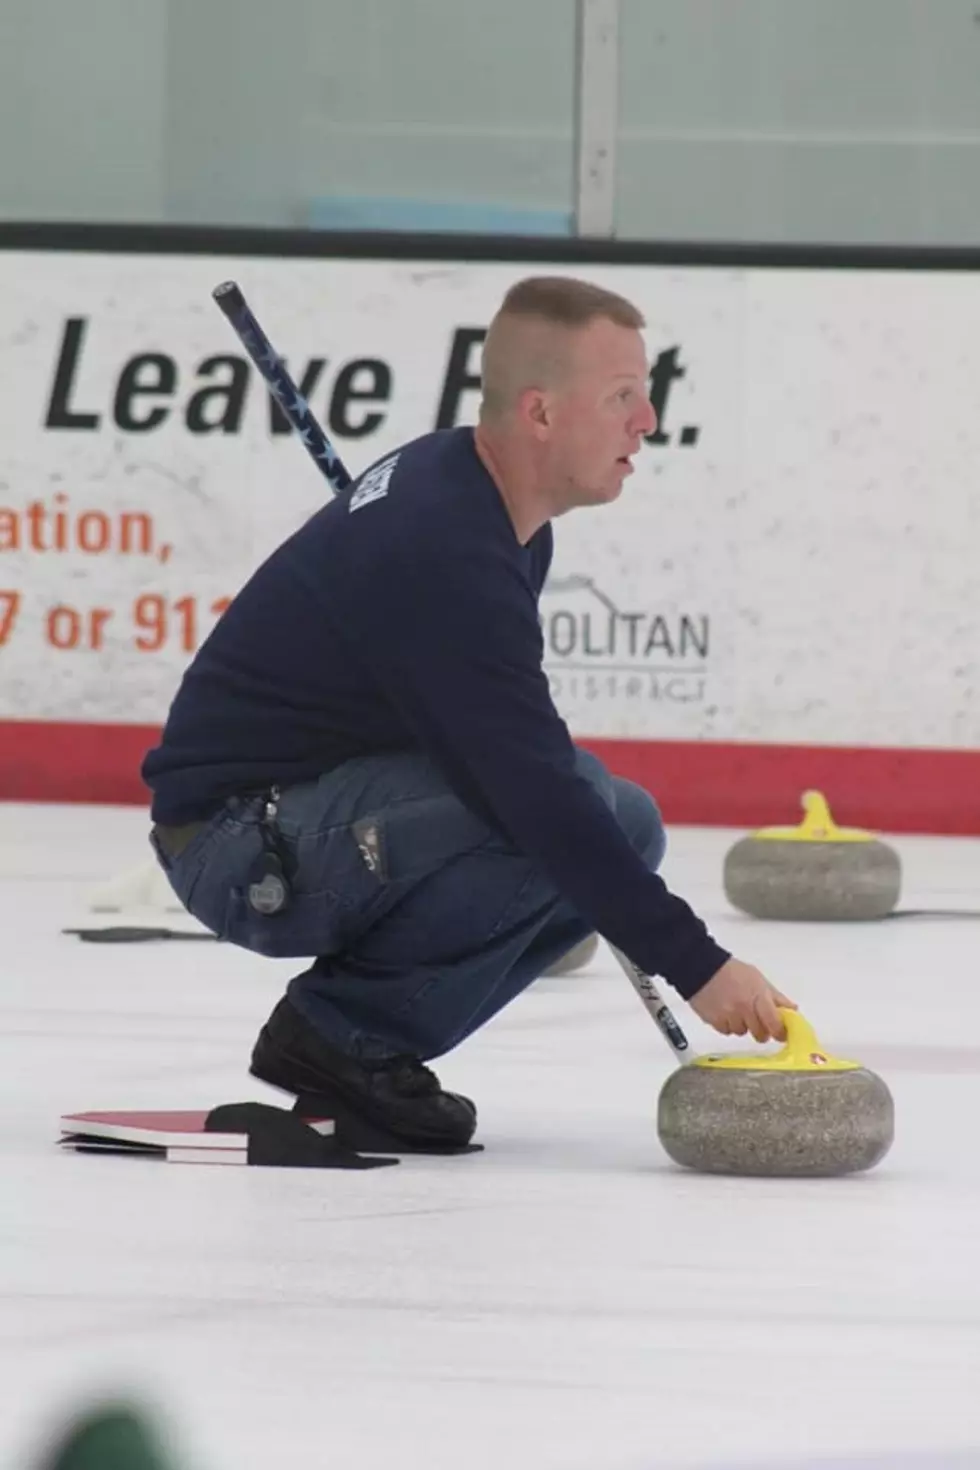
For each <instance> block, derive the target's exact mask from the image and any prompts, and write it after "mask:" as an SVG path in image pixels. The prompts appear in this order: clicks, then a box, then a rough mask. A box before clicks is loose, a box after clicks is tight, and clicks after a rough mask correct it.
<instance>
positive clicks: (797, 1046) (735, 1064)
mask: <svg viewBox="0 0 980 1470" xmlns="http://www.w3.org/2000/svg"><path fill="white" fill-rule="evenodd" d="M779 1014H780V1015H781V1016H782V1018H783V1025H784V1026H785V1027H786V1045H785V1046H784V1047H783V1049H782V1051H777V1052H771V1053H769V1054H768V1055H763V1056H758V1055H756V1056H753V1055H752V1054H751V1053H744V1052H740V1053H738V1054H737V1055H734V1056H706V1057H698V1058H696V1060H695V1061H693V1062H692V1063H691V1066H694V1067H711V1068H713V1069H715V1070H718V1071H720V1070H721V1069H722V1068H724V1070H725V1071H728V1072H732V1071H740V1072H852V1071H855V1070H856V1069H859V1068H860V1066H861V1063H860V1062H847V1061H845V1060H844V1059H843V1057H832V1056H830V1055H828V1053H827V1052H825V1051H824V1049H823V1047H822V1046H821V1045H820V1043H819V1041H818V1040H817V1036H816V1032H815V1031H814V1029H813V1027H812V1026H811V1025H810V1023H809V1021H806V1020H804V1018H803V1017H802V1016H801V1015H800V1013H799V1011H791V1010H789V1009H788V1008H786V1007H784V1006H780V1008H779Z"/></svg>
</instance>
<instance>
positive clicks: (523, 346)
mask: <svg viewBox="0 0 980 1470" xmlns="http://www.w3.org/2000/svg"><path fill="white" fill-rule="evenodd" d="M600 318H602V319H605V320H607V321H611V322H614V323H615V325H616V326H618V327H629V328H631V329H632V330H635V331H639V330H640V329H641V328H643V327H645V326H646V320H645V318H644V316H643V313H642V312H641V311H640V309H639V308H638V307H636V306H634V305H633V303H632V301H627V299H626V297H625V296H620V295H618V294H617V292H615V291H607V290H606V289H605V288H604V287H603V286H594V285H593V284H592V282H591V281H581V280H578V279H577V278H575V277H574V276H528V277H526V278H525V279H524V280H522V281H516V282H515V283H514V285H513V286H511V288H510V290H509V291H508V292H507V294H506V296H505V297H504V299H503V301H502V302H501V304H500V307H499V309H498V311H497V313H496V315H495V316H494V318H493V321H492V322H491V323H490V327H489V329H488V331H487V336H486V340H485V342H484V344H483V402H482V405H481V409H480V417H481V418H482V419H487V418H494V417H496V416H497V415H499V414H501V413H503V412H504V411H505V410H506V409H507V408H508V407H509V406H511V405H512V403H513V401H514V396H515V393H516V392H517V391H518V390H519V388H520V386H521V384H522V380H523V379H525V378H526V376H527V375H528V374H529V373H530V374H531V375H532V376H537V375H539V374H541V373H545V374H547V373H549V372H552V373H553V372H554V371H556V370H557V368H558V367H559V363H558V361H557V359H556V357H555V353H556V351H557V344H558V339H559V338H560V337H561V335H562V329H564V330H565V331H575V330H576V329H578V328H581V327H587V326H588V325H589V323H590V322H593V321H595V320H597V319H600Z"/></svg>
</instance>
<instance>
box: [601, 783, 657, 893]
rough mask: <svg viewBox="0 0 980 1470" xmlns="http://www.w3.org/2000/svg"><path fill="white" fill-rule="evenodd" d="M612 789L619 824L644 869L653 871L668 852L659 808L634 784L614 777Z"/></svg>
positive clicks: (644, 790)
mask: <svg viewBox="0 0 980 1470" xmlns="http://www.w3.org/2000/svg"><path fill="white" fill-rule="evenodd" d="M613 787H614V792H615V797H616V805H615V812H616V817H617V820H618V821H619V825H620V826H621V827H622V829H623V831H624V832H625V833H626V835H627V837H628V838H629V840H630V842H631V843H632V844H633V846H634V847H635V848H636V850H637V852H638V853H639V854H640V856H641V857H642V858H643V860H644V862H645V863H646V865H647V867H648V868H651V869H653V870H654V871H656V869H657V868H659V867H660V864H661V863H662V862H663V860H664V854H665V853H666V851H667V832H666V829H665V827H664V819H663V817H662V816H661V815H660V808H659V807H658V805H657V803H656V802H655V801H654V799H653V797H652V796H651V795H650V793H649V791H647V790H646V788H645V787H643V786H637V785H636V783H635V782H634V781H626V780H624V779H622V778H620V777H616V778H615V779H614V781H613Z"/></svg>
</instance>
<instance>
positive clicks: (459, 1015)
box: [154, 751, 666, 1060]
mask: <svg viewBox="0 0 980 1470" xmlns="http://www.w3.org/2000/svg"><path fill="white" fill-rule="evenodd" d="M578 762H579V770H580V772H581V773H582V774H583V775H584V776H585V777H586V778H587V779H588V780H589V781H590V782H591V783H592V784H593V785H594V786H595V787H596V789H597V790H598V791H599V793H600V794H601V795H602V797H603V798H604V800H605V801H606V802H607V804H608V805H609V806H610V807H611V808H612V810H613V811H614V812H615V814H616V818H617V820H618V821H619V824H620V826H621V827H622V828H623V830H624V832H625V833H626V835H627V837H628V838H629V840H630V842H631V843H632V844H633V846H634V847H635V849H636V851H637V852H638V853H639V854H640V856H641V857H642V858H643V860H644V862H646V863H647V865H648V866H649V867H650V868H651V869H656V868H658V867H659V866H660V863H661V862H662V860H663V855H664V849H665V846H666V838H665V834H664V827H663V822H662V820H661V817H660V812H659V811H658V809H657V806H656V804H655V802H654V801H653V799H652V797H650V796H649V795H648V793H647V792H646V791H644V790H643V789H642V788H641V787H639V786H636V785H634V784H633V783H632V782H630V781H625V780H622V779H620V778H619V777H614V776H611V775H610V774H609V773H608V771H606V769H605V767H604V766H603V765H602V764H601V763H600V762H599V761H598V760H597V759H596V758H595V757H594V756H592V755H590V754H588V753H586V752H585V751H579V753H578ZM261 810H262V801H261V799H260V798H255V797H234V798H232V799H231V800H230V801H229V802H228V803H227V804H226V805H225V806H224V807H223V808H222V810H221V811H220V812H219V813H218V814H217V815H216V816H214V817H213V818H212V819H211V820H210V821H209V822H208V823H207V824H206V825H205V826H204V827H203V828H202V830H201V831H200V832H198V833H197V834H196V835H195V836H194V837H193V838H192V840H191V842H190V844H189V846H188V847H186V848H185V849H184V851H183V852H181V853H180V854H179V856H178V857H177V858H176V859H170V858H167V857H166V856H165V855H164V854H163V853H162V851H161V850H160V848H159V846H158V845H157V844H156V842H154V849H155V851H156V854H157V858H158V860H159V862H160V863H161V866H162V867H163V868H164V870H165V872H166V873H167V876H168V878H169V880H170V884H171V886H172V888H173V889H174V892H175V893H176V894H177V896H178V898H179V899H180V900H181V902H182V903H183V904H184V906H185V908H187V909H188V910H189V912H190V913H192V914H193V915H194V916H195V918H197V919H199V920H200V921H201V923H202V924H204V925H205V926H206V927H207V928H208V929H211V930H212V931H213V932H214V933H215V934H217V935H218V936H219V938H221V939H225V940H228V941H229V942H230V943H232V944H237V945H241V946H242V947H244V948H245V949H248V950H253V951H256V952H258V953H259V954H265V955H270V956H274V957H276V958H282V957H293V956H303V957H308V956H313V955H315V956H316V959H315V960H314V961H313V964H312V965H311V966H310V968H309V969H307V970H305V971H304V972H303V973H302V974H301V975H297V976H296V977H295V979H293V980H292V981H290V983H289V987H288V991H287V994H288V996H289V999H290V1002H291V1003H292V1004H293V1006H294V1007H295V1008H296V1010H298V1011H299V1012H301V1013H302V1014H303V1015H304V1016H305V1017H306V1018H307V1020H309V1021H310V1023H311V1024H312V1025H313V1026H314V1027H315V1028H316V1029H317V1031H318V1032H320V1034H321V1035H322V1036H323V1037H324V1039H325V1040H327V1041H329V1042H332V1043H333V1044H334V1045H335V1046H337V1047H339V1048H340V1049H341V1050H342V1051H344V1052H347V1053H350V1054H353V1055H357V1056H361V1057H364V1058H365V1059H368V1058H372V1059H373V1058H383V1057H388V1056H392V1055H399V1054H405V1053H407V1054H409V1055H411V1056H415V1057H419V1058H421V1059H423V1060H429V1059H431V1058H433V1057H437V1056H441V1055H443V1054H444V1053H445V1052H447V1051H450V1050H451V1049H452V1048H453V1047H455V1046H458V1044H459V1043H460V1042H461V1041H463V1040H464V1038H465V1037H467V1036H469V1035H470V1034H471V1033H472V1032H474V1031H476V1030H477V1028H478V1027H480V1026H482V1025H483V1024H484V1022H486V1021H488V1020H489V1019H490V1017H491V1016H493V1015H495V1014H496V1012H497V1011H499V1010H501V1009H502V1007H504V1006H505V1005H507V1004H508V1003H509V1002H510V1001H512V1000H513V999H514V997H515V996H517V995H519V994H520V992H521V991H522V990H525V989H526V988H527V986H528V985H530V984H531V983H532V981H534V980H535V979H537V978H538V976H539V975H541V974H542V973H543V972H544V971H545V970H547V969H548V968H549V967H550V966H551V965H552V964H554V963H555V962H556V961H557V960H559V959H560V958H561V956H562V955H564V954H566V953H567V952H568V951H569V950H570V949H572V948H573V946H574V945H576V944H578V943H579V942H580V941H581V940H582V939H584V938H586V936H587V935H588V934H589V933H590V932H591V925H590V924H589V923H587V922H586V921H585V920H584V919H583V918H581V917H580V915H579V914H578V913H576V911H575V910H574V909H573V908H572V907H571V906H570V905H569V904H568V903H567V902H566V901H565V900H564V899H563V898H562V897H561V896H560V895H559V893H558V892H557V891H556V889H555V888H554V886H553V884H552V883H551V882H550V880H549V879H548V878H547V877H546V876H545V875H544V874H543V873H541V872H540V870H538V869H537V868H536V867H535V866H534V865H533V864H532V863H531V862H529V861H528V859H526V858H525V857H523V856H522V855H521V854H520V853H519V852H517V851H516V850H515V849H514V848H513V847H512V846H511V845H510V844H509V843H508V842H507V840H506V839H505V838H504V837H502V836H501V835H500V834H498V833H496V832H494V831H492V830H491V829H490V828H489V827H488V826H487V825H486V823H485V822H483V821H482V820H481V819H480V818H479V817H477V816H475V815H474V814H473V813H472V812H470V811H469V809H468V808H467V807H465V806H464V805H463V804H462V803H461V802H460V801H459V799H458V798H457V797H456V796H455V795H453V793H452V791H451V790H450V789H449V787H448V786H447V784H446V782H445V780H444V779H443V777H442V776H441V775H440V774H439V772H438V770H437V769H436V768H435V767H434V766H433V765H432V764H431V762H430V761H428V760H427V759H425V758H423V757H421V756H413V755H385V756H369V757H363V758H359V759H356V760H352V761H348V762H347V763H345V764H344V765H343V766H340V767H338V768H337V769H336V770H333V771H331V772H329V773H328V774H327V775H325V776H322V777H321V778H320V779H319V780H318V781H315V782H310V783H309V784H306V785H302V786H293V787H290V788H288V789H287V790H286V791H284V792H283V793H282V797H281V800H280V803H279V827H280V831H281V833H282V837H283V845H284V848H285V850H286V852H287V854H288V855H289V856H290V858H291V859H292V863H293V870H292V874H291V887H292V899H291V902H290V903H289V905H288V906H287V907H286V908H285V909H284V910H282V911H281V912H280V913H278V914H274V915H269V916H263V915H262V914H259V913H256V912H255V910H254V909H253V908H252V906H251V904H250V903H249V900H248V897H247V889H248V884H249V882H250V881H251V879H252V878H253V877H254V875H255V865H256V862H257V860H259V859H260V856H261V852H262V840H261V836H260V825H259V819H260V815H261ZM362 819H367V820H368V824H369V827H370V828H371V829H372V830H373V833H374V836H375V837H376V843H375V845H374V849H373V852H372V850H371V848H370V847H366V848H364V850H362V847H363V844H364V836H365V833H364V831H363V829H357V824H358V823H359V822H360V821H362ZM368 835H369V836H370V835H371V834H370V832H369V833H368ZM359 838H360V841H361V845H359ZM366 855H367V856H368V857H370V858H371V859H372V861H371V862H370V863H369V862H368V861H367V860H366Z"/></svg>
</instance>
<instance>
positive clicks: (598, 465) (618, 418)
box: [541, 318, 657, 513]
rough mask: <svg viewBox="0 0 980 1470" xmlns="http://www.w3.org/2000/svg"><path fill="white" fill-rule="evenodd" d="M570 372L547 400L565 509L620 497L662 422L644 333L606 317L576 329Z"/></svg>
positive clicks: (549, 446) (552, 474)
mask: <svg viewBox="0 0 980 1470" xmlns="http://www.w3.org/2000/svg"><path fill="white" fill-rule="evenodd" d="M568 353H569V357H568V364H567V371H566V372H564V373H563V374H562V378H561V381H560V384H559V386H557V387H556V388H554V389H552V390H551V391H549V392H548V393H546V394H545V395H543V400H542V404H541V411H542V422H543V424H545V425H546V426H547V433H546V435H545V437H544V440H543V445H542V447H543V448H544V449H545V456H546V462H547V474H548V481H549V485H550V486H553V488H554V493H555V495H556V498H557V500H558V505H557V507H556V508H557V511H558V513H560V512H561V511H563V510H571V509H572V507H573V506H577V505H603V504H605V503H606V502H607V501H611V500H615V499H616V498H617V497H618V495H619V493H620V491H621V490H622V488H623V481H624V480H625V479H626V477H627V475H631V474H632V473H633V466H632V464H631V459H632V457H633V455H635V454H636V453H637V451H638V450H639V449H640V446H641V445H642V443H643V436H644V435H645V434H651V433H652V432H653V430H654V429H655V428H656V426H657V418H656V414H655V413H654V411H653V407H652V405H651V403H650V399H649V394H648V378H647V375H648V372H649V366H648V363H647V355H646V348H645V346H644V343H643V338H642V336H641V335H640V333H639V332H638V331H636V330H634V329H633V328H632V327H620V326H617V325H616V324H615V322H611V321H607V320H605V319H604V318H600V319H597V320H596V321H593V322H590V323H589V325H588V326H587V327H583V328H582V329H581V330H580V331H578V332H575V333H574V334H571V335H570V338H569V347H568Z"/></svg>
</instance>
